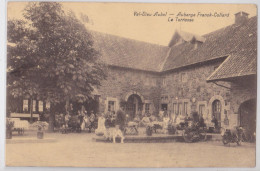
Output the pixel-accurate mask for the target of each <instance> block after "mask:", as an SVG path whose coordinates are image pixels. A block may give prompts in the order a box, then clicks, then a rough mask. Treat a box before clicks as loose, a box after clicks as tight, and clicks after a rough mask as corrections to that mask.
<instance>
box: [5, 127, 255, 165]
mask: <svg viewBox="0 0 260 171" xmlns="http://www.w3.org/2000/svg"><path fill="white" fill-rule="evenodd" d="M34 134H36V133H35V132H31V133H30V135H28V133H27V134H25V135H24V136H14V137H13V139H12V140H11V141H13V140H16V139H26V138H34V137H33V136H34ZM94 137H96V135H95V134H93V133H85V132H83V133H80V134H78V133H70V134H60V133H46V134H45V139H44V140H48V139H55V141H54V142H53V141H52V142H48V141H45V142H42V143H28V142H26V141H25V142H24V143H7V144H6V165H7V166H77V167H254V166H255V144H254V143H242V146H237V145H236V144H235V143H233V144H231V145H230V146H224V145H223V144H222V142H221V141H206V142H197V143H185V142H168V143H124V144H120V143H117V144H113V143H104V142H95V141H93V138H94ZM35 138H36V137H35Z"/></svg>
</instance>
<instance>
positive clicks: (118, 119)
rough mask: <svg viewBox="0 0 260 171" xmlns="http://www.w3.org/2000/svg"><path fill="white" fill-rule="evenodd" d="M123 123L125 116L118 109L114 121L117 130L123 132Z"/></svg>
mask: <svg viewBox="0 0 260 171" xmlns="http://www.w3.org/2000/svg"><path fill="white" fill-rule="evenodd" d="M125 122H126V115H125V113H124V112H123V111H122V110H120V109H119V110H118V111H117V114H116V121H115V123H116V125H119V129H120V130H121V131H123V130H124V127H125V124H126V123H125Z"/></svg>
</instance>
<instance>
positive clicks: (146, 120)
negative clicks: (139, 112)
mask: <svg viewBox="0 0 260 171" xmlns="http://www.w3.org/2000/svg"><path fill="white" fill-rule="evenodd" d="M141 123H142V124H143V125H147V124H148V123H150V118H149V117H147V116H145V117H143V119H142V121H141Z"/></svg>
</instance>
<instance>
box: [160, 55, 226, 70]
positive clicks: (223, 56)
mask: <svg viewBox="0 0 260 171" xmlns="http://www.w3.org/2000/svg"><path fill="white" fill-rule="evenodd" d="M228 56H229V55H222V56H218V57H214V58H211V59H208V60H203V61H199V62H194V63H190V64H188V65H183V66H180V67H175V68H171V69H168V70H164V71H161V73H165V72H170V71H173V70H176V69H181V68H185V67H189V66H192V65H196V64H199V63H207V62H211V61H215V60H218V59H222V58H227V57H228Z"/></svg>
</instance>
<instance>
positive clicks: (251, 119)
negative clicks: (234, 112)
mask: <svg viewBox="0 0 260 171" xmlns="http://www.w3.org/2000/svg"><path fill="white" fill-rule="evenodd" d="M238 111H239V116H238V121H239V124H240V126H242V127H243V128H244V129H245V132H246V133H247V134H250V135H251V136H252V135H253V134H254V133H255V132H256V99H251V100H247V101H245V102H243V103H242V104H241V105H240V106H239V109H238Z"/></svg>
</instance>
